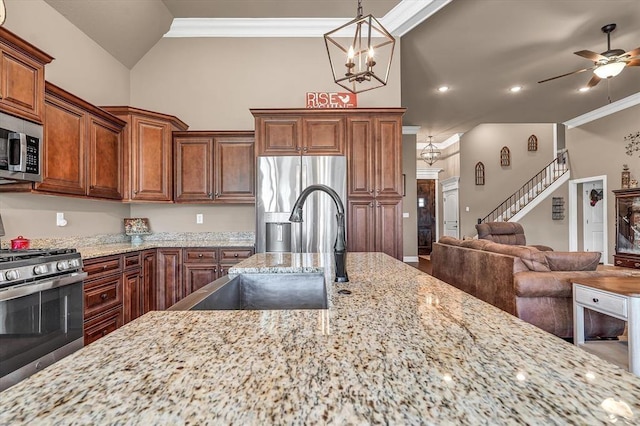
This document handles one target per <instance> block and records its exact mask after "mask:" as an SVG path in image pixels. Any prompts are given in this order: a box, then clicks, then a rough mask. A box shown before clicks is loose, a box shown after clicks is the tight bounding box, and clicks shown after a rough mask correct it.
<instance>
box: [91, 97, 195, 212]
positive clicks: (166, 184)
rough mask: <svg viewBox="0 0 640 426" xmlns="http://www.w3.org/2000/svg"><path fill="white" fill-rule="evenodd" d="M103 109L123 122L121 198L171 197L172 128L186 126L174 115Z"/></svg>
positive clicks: (123, 109)
mask: <svg viewBox="0 0 640 426" xmlns="http://www.w3.org/2000/svg"><path fill="white" fill-rule="evenodd" d="M102 109H104V110H105V111H108V112H109V113H111V114H113V115H115V116H117V117H119V118H121V119H122V120H124V121H126V122H127V126H126V128H125V132H124V156H123V157H124V173H123V178H124V199H125V200H127V201H165V202H171V201H172V200H173V141H172V132H173V131H184V130H186V129H187V128H188V126H187V125H186V124H185V123H183V122H182V121H181V120H179V119H178V118H176V117H174V116H170V115H165V114H160V113H156V112H152V111H146V110H142V109H138V108H133V107H128V106H106V107H102Z"/></svg>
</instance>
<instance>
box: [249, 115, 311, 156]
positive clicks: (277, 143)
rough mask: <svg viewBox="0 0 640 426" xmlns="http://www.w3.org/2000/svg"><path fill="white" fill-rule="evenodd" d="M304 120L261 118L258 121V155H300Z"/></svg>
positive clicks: (284, 117)
mask: <svg viewBox="0 0 640 426" xmlns="http://www.w3.org/2000/svg"><path fill="white" fill-rule="evenodd" d="M301 140H302V118H300V117H287V116H282V117H260V118H258V119H256V143H257V145H258V146H257V154H258V155H297V154H300V143H301V142H300V141H301Z"/></svg>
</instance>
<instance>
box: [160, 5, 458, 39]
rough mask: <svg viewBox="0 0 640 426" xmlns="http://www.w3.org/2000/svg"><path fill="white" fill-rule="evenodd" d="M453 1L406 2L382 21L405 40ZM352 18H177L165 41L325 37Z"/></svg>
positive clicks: (388, 29)
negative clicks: (197, 38) (211, 38)
mask: <svg viewBox="0 0 640 426" xmlns="http://www.w3.org/2000/svg"><path fill="white" fill-rule="evenodd" d="M451 1H452V0H420V1H416V0H402V1H400V3H398V4H397V5H396V6H395V7H394V8H393V9H391V10H390V11H389V13H387V14H386V15H385V16H383V17H382V18H381V19H380V22H381V23H382V25H383V26H384V27H385V28H386V29H387V31H389V32H390V33H391V34H393V35H395V36H403V35H404V34H406V33H407V32H408V31H409V30H411V29H412V28H414V27H415V26H416V25H418V24H419V23H421V22H422V21H424V20H425V19H427V18H429V17H430V16H431V15H433V14H434V13H436V12H437V11H438V10H440V9H442V8H443V7H444V6H446V5H447V4H449V3H450V2H451ZM352 19H353V17H350V18H175V19H174V20H173V22H172V23H171V28H169V31H167V33H166V34H165V35H164V37H322V36H324V34H325V33H328V32H329V31H332V30H334V29H336V28H337V27H340V26H342V25H344V24H346V23H347V22H349V21H351V20H352Z"/></svg>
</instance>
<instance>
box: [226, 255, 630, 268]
mask: <svg viewBox="0 0 640 426" xmlns="http://www.w3.org/2000/svg"><path fill="white" fill-rule="evenodd" d="M233 257H238V253H234V254H233ZM636 266H638V264H637V263H636Z"/></svg>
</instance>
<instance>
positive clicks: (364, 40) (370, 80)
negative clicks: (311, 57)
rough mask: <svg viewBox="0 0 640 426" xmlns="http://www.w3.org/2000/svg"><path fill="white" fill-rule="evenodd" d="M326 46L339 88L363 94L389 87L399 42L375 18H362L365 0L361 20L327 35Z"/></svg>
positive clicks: (355, 20)
mask: <svg viewBox="0 0 640 426" xmlns="http://www.w3.org/2000/svg"><path fill="white" fill-rule="evenodd" d="M324 43H325V45H326V47H327V54H328V55H329V63H330V65H331V71H332V72H333V80H334V81H335V82H336V83H337V84H338V85H340V86H342V87H344V88H345V89H347V90H348V91H350V92H351V93H360V92H365V91H367V90H371V89H375V88H378V87H381V86H385V85H386V84H387V79H388V78H389V70H390V68H391V59H392V58H393V49H394V47H395V44H396V40H395V39H394V38H393V36H392V35H391V34H389V32H388V31H387V30H386V29H385V28H384V27H383V26H382V24H380V22H378V20H377V19H376V18H374V17H373V16H372V15H367V16H362V4H361V0H358V13H357V16H356V17H355V18H354V19H353V20H351V21H349V22H347V23H346V24H344V25H342V26H341V27H338V28H336V29H335V30H333V31H329V32H328V33H326V34H325V35H324ZM376 66H377V67H376ZM343 67H344V68H343ZM374 67H376V68H375V70H374ZM376 71H377V72H376Z"/></svg>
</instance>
